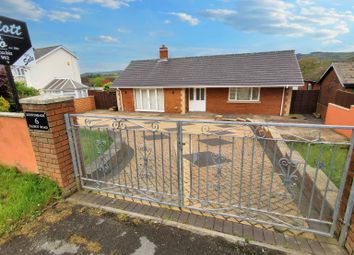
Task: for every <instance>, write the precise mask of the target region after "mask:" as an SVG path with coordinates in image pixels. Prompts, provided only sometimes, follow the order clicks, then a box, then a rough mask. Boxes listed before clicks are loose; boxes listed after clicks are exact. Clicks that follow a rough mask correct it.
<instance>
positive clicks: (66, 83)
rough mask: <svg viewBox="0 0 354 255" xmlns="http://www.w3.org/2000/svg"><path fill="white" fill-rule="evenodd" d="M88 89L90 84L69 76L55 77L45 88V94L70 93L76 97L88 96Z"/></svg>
mask: <svg viewBox="0 0 354 255" xmlns="http://www.w3.org/2000/svg"><path fill="white" fill-rule="evenodd" d="M87 91H88V86H86V85H84V84H81V83H79V82H76V81H73V80H72V79H67V78H61V79H54V80H52V81H51V82H49V83H48V84H47V85H46V86H45V87H44V88H43V92H44V93H45V94H58V95H70V96H74V97H75V98H81V97H87V96H88V92H87Z"/></svg>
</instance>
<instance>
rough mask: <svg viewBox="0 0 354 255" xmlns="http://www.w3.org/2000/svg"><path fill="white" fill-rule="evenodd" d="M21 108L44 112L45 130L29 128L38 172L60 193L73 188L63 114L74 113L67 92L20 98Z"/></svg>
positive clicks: (71, 167) (74, 187) (27, 110)
mask: <svg viewBox="0 0 354 255" xmlns="http://www.w3.org/2000/svg"><path fill="white" fill-rule="evenodd" d="M20 103H21V104H22V107H23V111H24V112H45V113H46V115H47V119H48V124H49V130H48V131H44V130H33V129H29V134H30V137H31V141H32V146H33V150H34V154H35V156H36V161H37V166H38V172H39V174H40V175H44V176H48V177H49V178H51V179H52V180H54V181H55V182H57V183H58V185H59V187H60V188H62V190H63V193H64V195H65V194H70V193H72V192H73V191H75V190H76V182H75V177H74V171H73V163H72V159H71V154H70V148H69V142H68V136H67V134H66V128H65V121H64V114H65V113H74V111H75V109H74V101H73V98H72V97H71V96H69V97H68V96H66V97H58V96H56V97H54V96H48V95H41V96H36V97H30V98H25V99H21V100H20Z"/></svg>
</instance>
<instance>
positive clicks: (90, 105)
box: [74, 96, 96, 113]
mask: <svg viewBox="0 0 354 255" xmlns="http://www.w3.org/2000/svg"><path fill="white" fill-rule="evenodd" d="M74 108H75V113H83V112H88V111H92V110H95V109H96V103H95V97H94V96H88V97H83V98H77V99H74Z"/></svg>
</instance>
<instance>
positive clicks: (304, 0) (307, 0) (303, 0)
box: [296, 0, 314, 5]
mask: <svg viewBox="0 0 354 255" xmlns="http://www.w3.org/2000/svg"><path fill="white" fill-rule="evenodd" d="M296 3H297V4H298V5H311V4H313V3H314V2H313V1H312V0H296Z"/></svg>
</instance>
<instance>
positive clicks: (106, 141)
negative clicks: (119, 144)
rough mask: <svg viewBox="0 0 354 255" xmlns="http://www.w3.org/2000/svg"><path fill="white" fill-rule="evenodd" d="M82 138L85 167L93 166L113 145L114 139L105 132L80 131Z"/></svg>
mask: <svg viewBox="0 0 354 255" xmlns="http://www.w3.org/2000/svg"><path fill="white" fill-rule="evenodd" d="M80 137H81V144H82V147H83V152H84V159H85V165H89V164H91V163H92V162H93V161H94V160H95V159H97V158H98V157H99V156H100V155H101V154H102V153H104V152H105V151H106V150H107V149H108V148H109V146H111V144H112V143H113V139H112V137H110V136H109V135H108V134H107V132H106V131H103V130H89V129H80Z"/></svg>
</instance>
